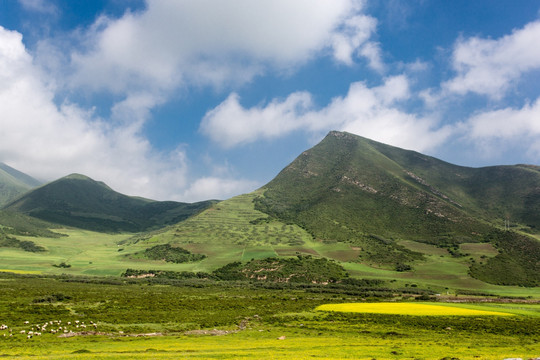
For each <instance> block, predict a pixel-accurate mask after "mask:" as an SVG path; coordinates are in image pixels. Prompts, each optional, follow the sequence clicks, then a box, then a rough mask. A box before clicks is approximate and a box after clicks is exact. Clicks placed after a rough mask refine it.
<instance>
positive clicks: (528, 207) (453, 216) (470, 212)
mask: <svg viewBox="0 0 540 360" xmlns="http://www.w3.org/2000/svg"><path fill="white" fill-rule="evenodd" d="M538 189H540V172H539V171H538V169H537V168H535V167H532V166H523V165H521V166H501V167H490V168H480V169H472V168H465V167H460V166H455V165H452V164H448V163H445V162H443V161H440V160H437V159H435V158H432V157H428V156H425V155H422V154H419V153H416V152H413V151H406V150H402V149H399V148H395V147H391V146H388V145H384V144H381V143H377V142H374V141H371V140H368V139H365V138H362V137H359V136H355V135H352V134H348V133H341V132H331V133H330V134H329V135H328V136H327V137H326V138H325V139H324V140H323V141H322V142H321V143H319V144H318V145H316V146H315V147H313V148H312V149H310V150H308V151H306V152H304V153H302V154H301V155H300V156H299V157H298V158H297V159H296V160H294V161H293V162H292V163H291V164H290V165H289V166H287V167H286V168H285V169H284V170H283V171H282V172H281V173H280V174H279V175H278V176H277V177H276V178H275V179H273V180H272V181H271V182H270V183H268V184H267V185H266V186H265V187H264V188H263V189H262V190H263V194H262V195H261V196H259V197H258V198H257V199H256V208H257V209H258V210H260V211H262V212H264V213H266V214H268V215H269V216H271V217H273V218H276V219H281V220H282V221H286V222H291V223H295V224H298V225H299V226H301V227H302V228H304V229H306V230H307V231H308V232H309V233H310V234H312V235H313V237H314V238H315V239H320V240H322V241H324V242H344V243H349V244H352V245H354V246H355V247H358V248H360V249H361V250H362V252H361V254H360V256H361V257H362V258H363V259H364V260H366V261H370V262H373V263H377V264H379V265H380V266H385V265H386V266H389V265H396V266H401V265H402V264H403V265H404V266H403V267H401V268H402V269H407V268H408V266H409V265H408V264H410V263H412V262H413V261H415V260H420V259H421V257H420V255H419V253H418V252H414V251H411V249H407V248H404V247H403V246H401V245H400V241H401V240H414V241H417V242H425V243H429V244H434V245H437V246H439V247H442V248H445V249H447V250H448V251H449V252H450V253H451V254H453V255H454V256H462V254H461V255H460V254H459V253H456V252H455V249H457V248H458V247H459V245H460V244H464V243H479V242H491V243H492V244H494V245H495V246H496V247H497V249H498V250H499V251H500V252H501V254H504V256H507V257H511V258H513V259H515V260H516V261H514V262H513V263H512V264H513V265H514V266H515V267H516V268H518V269H521V270H519V271H515V272H514V273H515V276H512V275H509V273H508V272H506V271H505V270H504V267H501V266H492V267H491V269H492V270H493V271H494V272H495V273H494V274H493V275H492V276H491V277H486V276H484V277H483V279H485V280H488V281H490V282H493V281H494V278H498V276H499V275H500V276H503V275H504V276H505V277H506V280H505V283H506V284H509V283H512V284H521V285H527V284H528V285H531V284H536V283H538V281H540V272H535V271H534V270H536V267H537V265H536V264H535V266H534V267H533V272H529V271H526V272H527V274H529V275H530V277H532V280H527V281H525V280H524V278H523V276H521V275H518V273H519V272H521V271H522V270H523V271H525V267H527V266H529V267H530V264H525V263H524V262H523V261H521V260H518V259H519V258H523V257H524V256H526V255H527V253H526V251H527V250H526V249H530V248H531V247H532V248H535V249H536V247H537V246H538V242H537V241H536V240H533V239H530V238H526V237H521V236H518V235H512V237H513V238H514V239H517V240H516V241H518V242H520V243H527V245H523V246H520V247H516V248H514V249H513V250H512V251H510V250H509V249H508V248H507V247H504V246H502V245H501V243H500V242H496V241H494V240H493V239H492V238H491V237H490V236H489V234H491V233H492V232H493V231H494V230H495V228H497V227H500V226H502V225H503V223H504V220H506V219H507V218H510V219H511V221H512V224H513V229H516V230H521V231H527V232H529V233H535V232H536V229H537V225H538V224H539V219H540V212H539V211H538V207H539V206H540V198H539V197H538V194H539V192H538ZM535 251H536V250H535ZM476 268H478V265H477V266H476ZM483 268H485V266H484V267H483ZM480 273H481V272H480V271H473V272H472V274H474V275H475V276H480V275H479V274H480ZM503 273H504V274H503ZM510 279H511V280H510ZM531 281H532V282H531ZM495 282H496V283H498V282H497V281H495Z"/></svg>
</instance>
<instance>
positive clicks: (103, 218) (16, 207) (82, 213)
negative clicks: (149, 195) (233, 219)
mask: <svg viewBox="0 0 540 360" xmlns="http://www.w3.org/2000/svg"><path fill="white" fill-rule="evenodd" d="M212 203H213V202H212V201H204V202H199V203H194V204H186V203H179V202H174V201H153V200H148V199H143V198H138V197H130V196H126V195H123V194H120V193H118V192H116V191H114V190H112V189H111V188H110V187H108V186H107V185H106V184H104V183H102V182H98V181H94V180H92V179H90V178H89V177H86V176H84V175H79V174H72V175H69V176H66V177H64V178H61V179H59V180H56V181H53V182H51V183H49V184H46V185H44V186H41V187H39V188H37V189H34V190H32V191H30V192H28V193H26V194H25V195H24V196H22V197H20V198H18V199H17V200H15V201H13V202H11V203H10V204H8V205H7V207H6V209H7V210H10V211H16V212H21V213H24V214H27V215H30V216H33V217H36V218H39V219H42V220H45V221H49V222H52V223H56V224H60V225H67V226H73V227H77V228H81V229H88V230H94V231H104V232H111V231H113V232H119V231H129V232H138V231H143V230H148V229H152V228H159V227H163V226H165V225H168V224H174V223H177V222H179V221H181V220H183V219H185V218H187V217H189V216H191V215H193V214H195V213H197V212H199V211H201V210H203V209H205V208H207V207H208V206H210V205H211V204H212Z"/></svg>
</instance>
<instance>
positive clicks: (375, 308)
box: [316, 302, 513, 316]
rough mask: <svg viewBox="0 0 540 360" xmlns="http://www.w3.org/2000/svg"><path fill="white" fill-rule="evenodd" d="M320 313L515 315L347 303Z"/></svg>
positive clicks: (326, 307)
mask: <svg viewBox="0 0 540 360" xmlns="http://www.w3.org/2000/svg"><path fill="white" fill-rule="evenodd" d="M316 310H319V311H338V312H359V313H374V314H395V315H418V316H453V315H459V316H485V315H495V316H512V315H513V314H510V313H504V312H499V311H486V310H475V309H467V308H463V307H456V306H445V305H439V304H426V303H399V302H381V303H346V304H325V305H321V306H318V307H317V308H316Z"/></svg>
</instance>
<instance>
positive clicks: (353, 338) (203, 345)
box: [0, 274, 540, 359]
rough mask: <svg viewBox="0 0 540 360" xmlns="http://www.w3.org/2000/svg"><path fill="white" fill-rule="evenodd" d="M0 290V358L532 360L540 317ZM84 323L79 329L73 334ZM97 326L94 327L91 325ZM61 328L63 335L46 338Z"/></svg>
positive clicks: (42, 283) (93, 282)
mask: <svg viewBox="0 0 540 360" xmlns="http://www.w3.org/2000/svg"><path fill="white" fill-rule="evenodd" d="M0 285H1V286H0V323H2V324H6V325H8V326H9V329H6V330H0V357H1V356H3V357H6V358H17V359H133V358H138V359H229V358H255V359H291V358H294V359H307V358H314V357H315V358H317V357H319V358H327V359H404V358H411V359H413V358H414V359H442V358H445V357H448V358H459V359H503V358H510V357H521V358H532V357H537V356H539V355H540V311H539V305H538V304H532V303H508V304H500V303H493V304H444V306H445V307H446V308H447V309H452V308H455V309H458V310H459V309H462V308H467V309H475V308H476V309H477V310H483V311H486V310H492V311H499V312H510V313H513V314H516V316H481V315H479V314H477V315H475V316H462V315H457V316H410V315H392V314H369V313H337V312H323V311H315V309H316V308H317V307H319V306H321V305H324V304H329V303H354V302H363V301H364V299H363V298H361V297H359V296H353V295H347V294H343V293H341V294H336V293H332V292H331V291H329V292H320V291H318V292H315V289H312V290H310V291H307V290H295V289H292V288H291V289H287V288H283V289H275V290H272V289H265V288H261V287H260V286H258V285H250V284H239V283H210V282H205V281H202V282H201V281H199V282H188V281H177V282H171V283H170V284H168V285H166V284H159V283H158V282H155V281H153V280H149V279H145V280H125V279H124V280H122V279H115V278H101V279H99V278H73V277H61V278H40V277H35V276H28V275H26V276H25V275H10V274H0ZM371 300H372V301H373V300H378V299H377V298H373V299H371ZM406 304H412V305H417V303H416V302H413V303H410V302H409V303H406ZM440 305H443V304H442V303H441V304H440ZM448 311H450V310H448ZM26 321H28V324H26V323H25V322H26ZM77 321H78V323H77ZM51 322H52V324H51ZM83 322H84V323H85V324H86V325H88V327H86V328H82V323H83ZM45 323H47V324H48V325H47V327H46V329H45V330H40V332H42V335H41V336H33V337H32V338H31V339H28V338H27V336H28V332H29V331H36V325H37V324H40V326H43V324H45ZM94 323H95V324H96V327H95V328H94V327H93V326H90V324H94ZM68 324H69V325H68ZM77 325H81V327H77ZM59 327H62V331H60V332H57V333H54V334H53V333H51V332H50V330H51V329H54V330H57V329H58V328H59ZM32 328H34V329H33V330H32ZM9 330H11V331H12V332H9ZM23 330H24V332H25V333H24V334H21V331H23ZM64 331H66V332H64ZM4 334H5V335H6V336H5V337H4V336H3V335H4ZM10 334H11V335H12V336H9V335H10ZM59 334H62V335H63V336H66V335H69V336H70V337H60V336H59Z"/></svg>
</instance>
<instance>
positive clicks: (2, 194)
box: [0, 163, 41, 207]
mask: <svg viewBox="0 0 540 360" xmlns="http://www.w3.org/2000/svg"><path fill="white" fill-rule="evenodd" d="M39 185H41V183H40V182H39V181H37V180H36V179H34V178H32V177H30V176H28V175H26V174H24V173H22V172H20V171H18V170H15V169H13V168H12V167H9V166H7V165H6V164H4V163H0V207H1V206H2V205H5V204H7V203H8V202H10V201H11V200H13V199H15V198H16V197H17V196H19V195H21V194H23V193H25V192H27V191H28V190H30V189H32V188H34V187H36V186H39Z"/></svg>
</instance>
